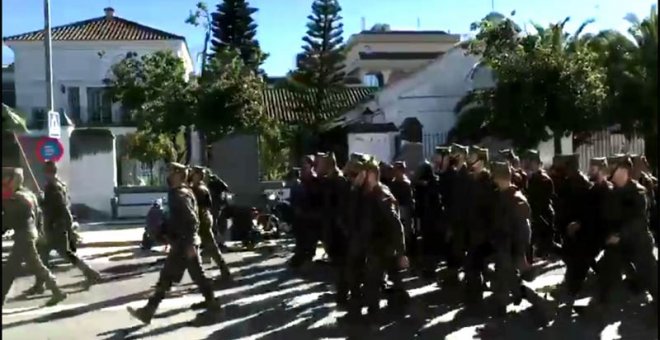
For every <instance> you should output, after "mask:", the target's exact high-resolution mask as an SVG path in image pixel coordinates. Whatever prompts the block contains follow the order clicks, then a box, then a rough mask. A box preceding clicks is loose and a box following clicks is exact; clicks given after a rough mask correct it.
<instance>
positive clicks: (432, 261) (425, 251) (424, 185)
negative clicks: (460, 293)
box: [402, 162, 444, 278]
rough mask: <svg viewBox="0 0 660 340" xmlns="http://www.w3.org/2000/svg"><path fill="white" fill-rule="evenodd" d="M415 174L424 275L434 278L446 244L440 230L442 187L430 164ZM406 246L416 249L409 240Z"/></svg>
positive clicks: (422, 165)
mask: <svg viewBox="0 0 660 340" xmlns="http://www.w3.org/2000/svg"><path fill="white" fill-rule="evenodd" d="M415 174H416V176H417V178H416V180H415V217H416V220H417V221H418V223H419V231H420V233H421V234H422V251H421V253H422V254H421V255H422V273H423V275H424V277H426V278H432V277H433V275H434V274H435V269H436V268H435V267H436V266H437V264H438V260H439V255H440V250H441V249H440V246H441V244H442V242H444V237H443V236H444V235H442V234H441V230H440V217H441V216H440V213H441V205H440V187H439V182H438V178H437V176H436V174H435V173H434V171H433V166H432V165H431V164H430V163H428V162H424V163H422V164H421V165H420V166H419V169H418V170H417V171H415ZM402 222H403V219H402ZM404 226H405V225H404ZM406 245H407V247H408V249H410V248H411V247H414V245H413V244H411V240H409V239H406ZM409 257H410V256H409Z"/></svg>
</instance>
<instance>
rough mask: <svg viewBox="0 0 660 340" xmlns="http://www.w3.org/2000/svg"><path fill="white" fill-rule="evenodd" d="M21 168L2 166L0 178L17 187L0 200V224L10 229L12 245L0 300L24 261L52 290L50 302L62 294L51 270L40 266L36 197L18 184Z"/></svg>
mask: <svg viewBox="0 0 660 340" xmlns="http://www.w3.org/2000/svg"><path fill="white" fill-rule="evenodd" d="M22 177H23V171H22V169H20V168H3V169H2V180H3V191H4V189H5V188H4V182H5V180H7V179H10V178H11V179H12V180H13V181H14V182H15V183H16V184H17V186H18V187H19V189H18V190H17V191H16V192H14V193H13V194H12V195H11V197H9V198H8V199H4V198H3V201H2V227H3V233H4V232H5V231H6V230H9V229H13V230H14V245H13V246H12V249H11V251H10V252H9V257H8V259H7V263H6V264H5V265H4V266H3V268H2V304H3V305H4V303H5V299H6V298H7V293H8V292H9V289H10V288H11V286H12V283H13V282H14V280H15V279H16V277H17V276H18V274H19V272H20V271H21V265H22V264H23V263H25V265H26V268H27V270H28V271H29V272H30V273H31V274H33V275H34V276H36V277H37V279H38V280H40V281H41V282H44V283H45V284H46V287H48V289H50V290H51V291H52V292H53V297H52V298H51V299H50V301H48V305H54V304H56V303H58V302H60V301H62V300H64V298H66V294H64V293H63V292H62V291H61V290H60V288H59V287H58V286H57V283H56V282H55V277H54V276H53V274H52V273H51V272H50V271H49V270H48V268H46V266H44V264H43V263H42V262H41V259H40V258H39V254H38V253H37V248H36V242H37V238H38V237H39V232H38V227H37V226H38V224H39V223H40V220H41V218H42V216H41V211H40V209H39V205H38V202H37V197H36V196H35V195H34V194H33V193H32V192H30V190H28V189H26V188H23V187H21V185H22Z"/></svg>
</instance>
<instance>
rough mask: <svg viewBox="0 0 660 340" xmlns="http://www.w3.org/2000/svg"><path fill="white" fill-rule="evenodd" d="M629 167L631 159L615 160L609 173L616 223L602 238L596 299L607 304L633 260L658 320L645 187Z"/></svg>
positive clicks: (656, 266)
mask: <svg viewBox="0 0 660 340" xmlns="http://www.w3.org/2000/svg"><path fill="white" fill-rule="evenodd" d="M632 168H633V164H632V161H631V160H630V159H626V160H623V161H621V162H620V163H618V164H617V166H616V168H615V170H614V172H613V173H612V183H613V184H614V187H615V189H614V201H615V205H616V213H617V215H616V216H617V217H616V223H613V224H610V228H609V229H608V230H607V237H606V238H605V243H606V248H605V254H604V255H603V258H602V260H601V261H602V263H603V268H606V270H603V271H602V272H601V273H599V274H600V275H599V277H600V279H601V280H600V284H599V286H600V293H599V294H598V297H597V298H598V299H597V300H598V302H599V303H600V304H601V305H604V306H601V307H606V306H607V303H608V302H610V301H608V300H607V298H608V296H609V293H610V289H611V287H612V285H613V283H614V282H616V281H618V280H620V279H621V272H622V268H624V266H625V264H626V263H632V264H633V265H634V267H635V269H636V274H637V279H638V280H639V281H640V283H641V284H642V285H643V288H644V290H646V291H648V292H649V293H650V294H651V297H652V298H653V305H652V306H653V310H654V312H655V315H653V318H655V320H657V317H658V316H657V308H658V306H657V305H658V275H657V273H658V272H657V270H658V261H657V260H656V258H655V257H654V255H653V240H652V237H651V234H650V232H649V229H648V216H647V213H648V212H647V209H646V192H645V191H646V190H645V189H644V187H642V186H641V185H639V183H638V182H636V181H635V180H633V179H632V176H631V172H632ZM601 313H602V310H601Z"/></svg>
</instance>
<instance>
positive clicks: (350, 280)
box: [344, 240, 366, 314]
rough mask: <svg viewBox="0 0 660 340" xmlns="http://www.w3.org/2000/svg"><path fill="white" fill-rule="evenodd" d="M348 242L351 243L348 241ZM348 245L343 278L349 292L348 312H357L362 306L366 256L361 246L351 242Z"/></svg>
mask: <svg viewBox="0 0 660 340" xmlns="http://www.w3.org/2000/svg"><path fill="white" fill-rule="evenodd" d="M349 242H351V241H350V240H349ZM353 242H354V243H353V244H350V243H349V247H348V249H347V250H348V252H347V257H346V265H345V266H344V278H345V279H346V284H347V286H348V291H349V292H350V304H349V312H354V313H355V312H357V313H358V314H359V311H360V310H361V308H362V307H363V306H364V297H363V296H362V283H363V282H364V277H365V269H366V254H364V253H363V252H362V251H361V247H362V245H361V244H357V243H356V242H355V241H353Z"/></svg>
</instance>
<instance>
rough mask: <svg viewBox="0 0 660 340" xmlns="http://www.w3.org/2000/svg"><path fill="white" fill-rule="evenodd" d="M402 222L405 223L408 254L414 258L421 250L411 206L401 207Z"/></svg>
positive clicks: (404, 230) (404, 231) (404, 229)
mask: <svg viewBox="0 0 660 340" xmlns="http://www.w3.org/2000/svg"><path fill="white" fill-rule="evenodd" d="M400 212H401V224H402V225H403V235H404V237H405V242H406V255H407V256H408V257H409V258H410V259H411V260H414V259H415V258H417V256H419V255H420V254H419V250H418V246H417V236H418V235H417V230H416V227H418V226H415V225H414V221H413V217H412V209H411V208H410V207H401V208H400Z"/></svg>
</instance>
